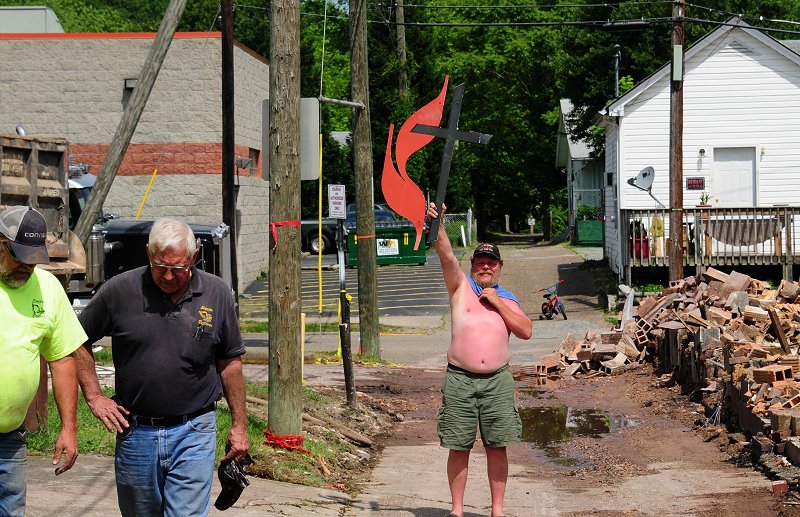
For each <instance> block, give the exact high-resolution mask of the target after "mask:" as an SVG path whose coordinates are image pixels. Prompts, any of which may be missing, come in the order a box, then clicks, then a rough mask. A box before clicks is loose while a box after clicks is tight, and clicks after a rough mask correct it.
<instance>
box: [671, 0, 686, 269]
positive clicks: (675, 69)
mask: <svg viewBox="0 0 800 517" xmlns="http://www.w3.org/2000/svg"><path fill="white" fill-rule="evenodd" d="M685 12H686V0H675V1H674V3H673V4H672V19H673V27H672V77H671V81H670V97H669V99H670V102H669V209H670V210H669V243H670V245H669V279H670V280H680V279H681V278H683V42H684V16H685Z"/></svg>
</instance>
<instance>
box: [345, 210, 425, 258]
mask: <svg viewBox="0 0 800 517" xmlns="http://www.w3.org/2000/svg"><path fill="white" fill-rule="evenodd" d="M425 237H426V235H425V234H423V236H422V240H421V241H420V243H419V249H417V250H415V249H414V241H415V240H416V238H417V233H416V230H415V229H414V226H413V225H412V224H411V223H410V222H408V221H398V222H393V223H375V240H374V242H375V245H376V246H377V255H376V262H377V264H378V265H379V266H382V265H388V264H419V265H423V264H425V251H426V247H425ZM359 240H363V239H358V232H357V231H356V229H355V228H354V227H353V228H348V231H347V265H348V267H355V266H357V265H358V245H359ZM370 241H372V239H369V240H367V241H366V242H370Z"/></svg>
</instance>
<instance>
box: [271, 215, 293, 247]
mask: <svg viewBox="0 0 800 517" xmlns="http://www.w3.org/2000/svg"><path fill="white" fill-rule="evenodd" d="M276 226H300V221H280V222H277V223H269V229H270V231H271V232H272V242H273V244H272V253H275V250H276V249H278V232H277V230H276V229H275V227H276Z"/></svg>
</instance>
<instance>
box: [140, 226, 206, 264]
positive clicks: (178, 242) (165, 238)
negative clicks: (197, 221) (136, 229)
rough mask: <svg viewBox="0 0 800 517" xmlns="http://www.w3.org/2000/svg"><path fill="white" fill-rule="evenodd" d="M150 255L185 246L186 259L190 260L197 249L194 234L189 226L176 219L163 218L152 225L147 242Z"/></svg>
mask: <svg viewBox="0 0 800 517" xmlns="http://www.w3.org/2000/svg"><path fill="white" fill-rule="evenodd" d="M147 243H148V245H149V250H150V255H155V254H156V253H157V252H159V251H167V250H177V249H180V248H181V247H182V246H186V257H187V258H191V257H192V256H193V255H194V252H195V250H196V249H197V241H196V240H195V238H194V232H193V231H192V229H191V228H189V225H188V224H186V223H184V222H183V221H178V220H177V219H170V218H166V217H165V218H163V219H158V220H157V221H156V222H154V223H153V228H152V229H151V230H150V238H149V240H148V242H147Z"/></svg>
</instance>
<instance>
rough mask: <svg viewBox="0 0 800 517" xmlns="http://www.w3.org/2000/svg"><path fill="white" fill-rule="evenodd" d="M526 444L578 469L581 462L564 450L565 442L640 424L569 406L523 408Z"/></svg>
mask: <svg viewBox="0 0 800 517" xmlns="http://www.w3.org/2000/svg"><path fill="white" fill-rule="evenodd" d="M519 414H520V417H521V418H522V441H523V442H527V443H530V444H532V445H534V446H535V447H536V448H537V449H539V450H541V451H542V452H543V453H544V455H545V456H546V457H547V458H548V459H549V460H550V461H552V462H553V463H555V464H556V465H562V466H565V467H574V466H576V465H578V464H580V460H579V459H576V458H571V457H568V456H566V455H565V454H564V451H561V450H560V445H561V443H562V442H566V441H568V440H571V439H572V438H577V437H580V436H592V437H596V438H599V437H600V436H602V435H604V434H613V433H615V432H617V431H619V430H620V429H622V428H624V427H634V426H636V425H638V422H637V421H636V420H634V419H632V418H630V417H627V416H625V415H619V414H617V415H610V414H609V413H608V412H607V411H602V410H600V409H573V408H569V407H567V406H555V407H528V408H520V410H519Z"/></svg>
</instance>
